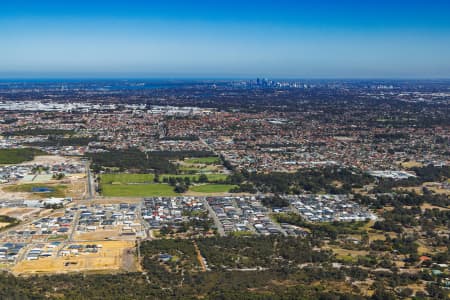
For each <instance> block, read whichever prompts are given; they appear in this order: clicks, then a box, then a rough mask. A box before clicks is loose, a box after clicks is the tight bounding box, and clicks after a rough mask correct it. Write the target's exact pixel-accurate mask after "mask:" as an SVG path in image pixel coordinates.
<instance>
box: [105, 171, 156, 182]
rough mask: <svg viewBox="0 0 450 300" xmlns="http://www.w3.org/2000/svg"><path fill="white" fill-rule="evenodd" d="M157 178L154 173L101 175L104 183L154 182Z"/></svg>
mask: <svg viewBox="0 0 450 300" xmlns="http://www.w3.org/2000/svg"><path fill="white" fill-rule="evenodd" d="M154 179H155V175H154V174H127V173H119V174H102V175H100V181H101V183H102V184H111V183H123V184H125V183H153V180H154Z"/></svg>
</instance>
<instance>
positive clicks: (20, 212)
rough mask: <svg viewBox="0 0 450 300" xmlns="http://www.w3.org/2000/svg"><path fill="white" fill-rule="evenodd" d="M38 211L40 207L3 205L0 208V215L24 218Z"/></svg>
mask: <svg viewBox="0 0 450 300" xmlns="http://www.w3.org/2000/svg"><path fill="white" fill-rule="evenodd" d="M40 211H41V209H40V208H25V207H23V208H22V207H4V208H0V215H3V216H8V217H13V218H16V219H20V220H24V219H26V218H28V217H30V216H32V215H33V214H38V213H39V212H40Z"/></svg>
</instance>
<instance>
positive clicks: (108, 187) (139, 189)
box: [102, 183, 177, 197]
mask: <svg viewBox="0 0 450 300" xmlns="http://www.w3.org/2000/svg"><path fill="white" fill-rule="evenodd" d="M102 194H103V195H104V196H107V197H151V196H176V195H177V194H176V193H175V192H174V191H173V187H172V186H170V185H168V184H163V183H161V184H158V183H156V184H103V185H102Z"/></svg>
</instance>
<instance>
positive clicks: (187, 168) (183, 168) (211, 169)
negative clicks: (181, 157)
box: [178, 165, 218, 172]
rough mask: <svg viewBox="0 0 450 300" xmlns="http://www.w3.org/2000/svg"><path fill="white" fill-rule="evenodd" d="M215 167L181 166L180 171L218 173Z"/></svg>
mask: <svg viewBox="0 0 450 300" xmlns="http://www.w3.org/2000/svg"><path fill="white" fill-rule="evenodd" d="M217 169H218V168H217V166H214V165H180V166H179V167H178V170H180V171H182V172H214V171H217Z"/></svg>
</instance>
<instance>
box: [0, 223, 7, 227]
mask: <svg viewBox="0 0 450 300" xmlns="http://www.w3.org/2000/svg"><path fill="white" fill-rule="evenodd" d="M8 225H9V223H2V222H0V228H3V227H5V226H8Z"/></svg>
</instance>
